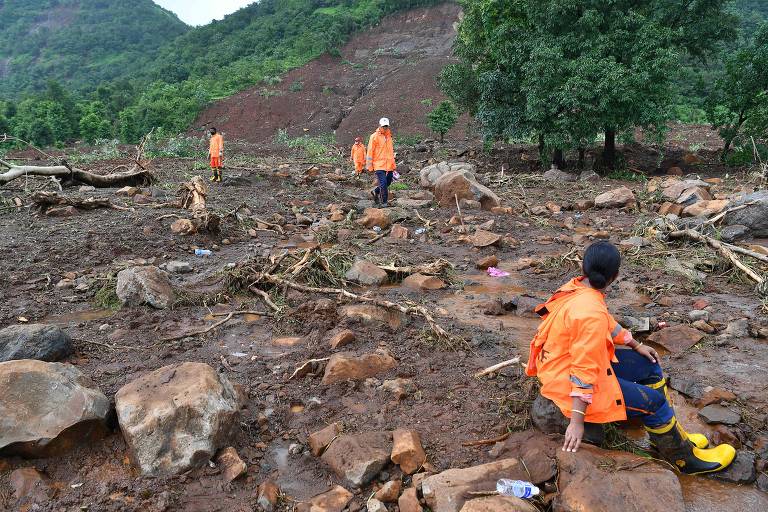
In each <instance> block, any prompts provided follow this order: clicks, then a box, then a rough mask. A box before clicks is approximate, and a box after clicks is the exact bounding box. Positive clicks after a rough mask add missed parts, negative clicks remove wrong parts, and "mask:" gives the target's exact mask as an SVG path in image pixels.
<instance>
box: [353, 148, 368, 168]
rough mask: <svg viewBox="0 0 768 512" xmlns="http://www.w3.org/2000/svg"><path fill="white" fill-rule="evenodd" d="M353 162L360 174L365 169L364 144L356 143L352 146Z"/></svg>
mask: <svg viewBox="0 0 768 512" xmlns="http://www.w3.org/2000/svg"><path fill="white" fill-rule="evenodd" d="M351 158H352V162H354V164H355V170H356V171H357V172H360V171H362V170H363V167H365V146H364V145H363V143H362V142H355V143H354V145H352V156H351Z"/></svg>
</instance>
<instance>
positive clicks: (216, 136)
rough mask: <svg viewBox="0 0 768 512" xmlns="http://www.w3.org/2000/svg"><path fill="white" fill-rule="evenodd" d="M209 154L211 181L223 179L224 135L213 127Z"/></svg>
mask: <svg viewBox="0 0 768 512" xmlns="http://www.w3.org/2000/svg"><path fill="white" fill-rule="evenodd" d="M208 156H209V157H210V159H211V171H212V172H213V175H212V176H211V181H219V182H220V181H221V169H222V167H224V165H223V163H222V162H223V160H224V137H223V136H222V135H221V134H220V133H219V132H218V131H217V130H216V128H214V127H211V143H210V147H209V149H208Z"/></svg>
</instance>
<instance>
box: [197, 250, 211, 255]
mask: <svg viewBox="0 0 768 512" xmlns="http://www.w3.org/2000/svg"><path fill="white" fill-rule="evenodd" d="M211 254H213V252H211V251H209V250H208V249H195V256H210V255H211Z"/></svg>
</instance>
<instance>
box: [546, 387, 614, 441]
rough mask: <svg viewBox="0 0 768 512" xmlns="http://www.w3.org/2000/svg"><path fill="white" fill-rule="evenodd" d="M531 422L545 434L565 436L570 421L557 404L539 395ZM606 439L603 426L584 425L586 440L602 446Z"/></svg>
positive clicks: (594, 424) (595, 424)
mask: <svg viewBox="0 0 768 512" xmlns="http://www.w3.org/2000/svg"><path fill="white" fill-rule="evenodd" d="M531 422H532V423H533V426H534V427H536V428H537V429H539V430H540V431H542V432H543V433H545V434H565V430H566V429H567V428H568V425H569V423H570V420H569V419H568V418H566V417H565V416H563V413H562V412H560V409H559V408H558V407H557V405H555V403H554V402H553V401H552V400H550V399H548V398H546V397H544V396H542V395H538V396H537V397H536V399H535V400H534V401H533V404H532V405H531ZM604 438H605V434H604V433H603V426H602V425H600V424H597V423H585V424H584V440H585V441H586V442H588V443H592V444H595V445H600V444H602V442H603V439H604Z"/></svg>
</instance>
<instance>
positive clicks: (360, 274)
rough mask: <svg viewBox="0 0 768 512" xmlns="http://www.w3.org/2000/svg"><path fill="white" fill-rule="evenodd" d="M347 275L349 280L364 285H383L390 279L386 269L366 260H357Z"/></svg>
mask: <svg viewBox="0 0 768 512" xmlns="http://www.w3.org/2000/svg"><path fill="white" fill-rule="evenodd" d="M345 277H346V278H347V280H349V281H352V282H355V283H358V284H362V285H363V286H381V285H383V284H384V283H386V282H387V279H388V277H387V271H386V270H383V269H381V268H379V267H377V266H376V265H374V264H373V263H371V262H370V261H366V260H356V261H355V262H354V263H353V264H352V267H351V268H350V269H349V270H348V271H347V274H346V276H345Z"/></svg>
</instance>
